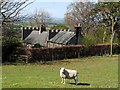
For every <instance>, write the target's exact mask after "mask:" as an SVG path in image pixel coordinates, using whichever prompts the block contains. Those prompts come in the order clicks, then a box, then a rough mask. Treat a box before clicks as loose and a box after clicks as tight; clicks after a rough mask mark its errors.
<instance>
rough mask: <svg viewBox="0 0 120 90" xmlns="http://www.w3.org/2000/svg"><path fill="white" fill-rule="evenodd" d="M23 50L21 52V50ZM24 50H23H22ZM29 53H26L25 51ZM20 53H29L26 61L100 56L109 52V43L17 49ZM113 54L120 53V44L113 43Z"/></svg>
mask: <svg viewBox="0 0 120 90" xmlns="http://www.w3.org/2000/svg"><path fill="white" fill-rule="evenodd" d="M21 50H23V52H21ZM24 50H25V51H24ZM28 51H29V53H31V54H28V53H26V52H28ZM17 52H19V54H20V55H22V54H25V55H29V56H30V57H31V58H30V59H29V60H28V62H46V61H52V60H63V59H71V58H79V57H85V56H102V55H109V54H110V44H97V45H93V46H88V47H86V46H81V45H73V46H64V47H55V48H32V49H25V48H21V49H20V48H19V49H17ZM113 54H120V44H113Z"/></svg>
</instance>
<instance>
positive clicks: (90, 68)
mask: <svg viewBox="0 0 120 90" xmlns="http://www.w3.org/2000/svg"><path fill="white" fill-rule="evenodd" d="M60 67H65V68H70V69H77V70H78V72H79V83H81V84H80V85H77V86H76V85H74V84H70V83H69V81H70V80H66V84H65V85H64V84H62V83H61V78H60V76H59V68H60ZM2 70H3V72H2V87H3V88H117V87H118V57H117V56H114V57H99V56H98V57H86V58H80V59H69V60H68V59H67V60H61V61H57V62H54V63H53V64H51V65H48V64H45V65H43V64H27V65H3V66H2ZM71 82H72V83H74V80H72V81H71ZM88 84H90V85H88Z"/></svg>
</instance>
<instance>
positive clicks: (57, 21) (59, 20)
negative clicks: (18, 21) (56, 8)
mask: <svg viewBox="0 0 120 90" xmlns="http://www.w3.org/2000/svg"><path fill="white" fill-rule="evenodd" d="M23 21H24V22H32V21H34V19H33V18H29V17H27V18H24V19H23ZM51 23H52V24H64V18H52V22H51Z"/></svg>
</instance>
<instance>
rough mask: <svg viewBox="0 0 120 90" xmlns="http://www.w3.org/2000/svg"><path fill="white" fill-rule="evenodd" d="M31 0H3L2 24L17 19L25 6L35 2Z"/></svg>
mask: <svg viewBox="0 0 120 90" xmlns="http://www.w3.org/2000/svg"><path fill="white" fill-rule="evenodd" d="M29 1H30V0H17V1H16V0H2V1H1V15H2V25H3V24H4V23H5V22H12V21H15V20H16V16H17V15H19V14H20V11H22V10H23V9H24V8H25V7H27V6H28V5H30V4H31V3H33V2H34V1H31V2H29Z"/></svg>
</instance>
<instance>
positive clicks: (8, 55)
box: [2, 38, 22, 62]
mask: <svg viewBox="0 0 120 90" xmlns="http://www.w3.org/2000/svg"><path fill="white" fill-rule="evenodd" d="M19 46H22V43H21V42H20V40H19V39H17V38H6V39H3V44H2V61H3V62H15V59H13V58H12V57H13V55H14V52H15V51H16V48H17V47H19Z"/></svg>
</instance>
